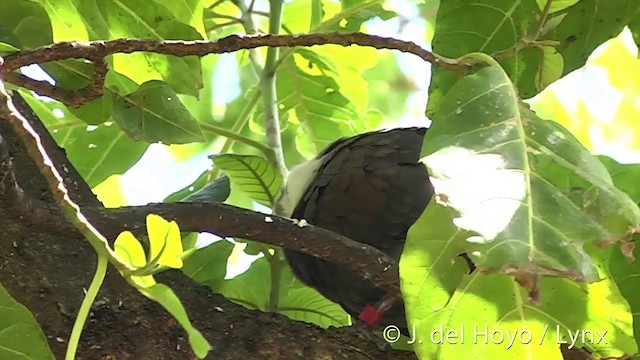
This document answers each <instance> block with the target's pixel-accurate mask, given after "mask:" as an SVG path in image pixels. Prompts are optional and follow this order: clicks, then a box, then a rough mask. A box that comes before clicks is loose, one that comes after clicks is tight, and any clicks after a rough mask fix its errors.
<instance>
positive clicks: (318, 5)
mask: <svg viewBox="0 0 640 360" xmlns="http://www.w3.org/2000/svg"><path fill="white" fill-rule="evenodd" d="M322 13H323V11H322V0H311V23H310V24H309V31H311V30H313V29H315V28H316V27H318V25H320V24H321V23H322V15H323V14H322Z"/></svg>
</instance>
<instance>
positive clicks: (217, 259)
mask: <svg viewBox="0 0 640 360" xmlns="http://www.w3.org/2000/svg"><path fill="white" fill-rule="evenodd" d="M233 248H234V244H232V243H231V242H229V241H227V240H220V241H216V242H214V243H213V244H211V245H208V246H206V247H204V248H202V249H197V250H196V251H195V252H194V253H193V254H191V255H189V257H187V258H186V259H184V266H183V267H182V272H183V273H185V274H186V275H187V276H188V277H190V278H191V279H193V280H194V281H197V282H199V283H200V284H203V285H207V286H210V287H217V286H218V283H220V282H222V281H224V277H225V275H226V274H227V259H228V258H229V256H230V255H231V252H232V251H233Z"/></svg>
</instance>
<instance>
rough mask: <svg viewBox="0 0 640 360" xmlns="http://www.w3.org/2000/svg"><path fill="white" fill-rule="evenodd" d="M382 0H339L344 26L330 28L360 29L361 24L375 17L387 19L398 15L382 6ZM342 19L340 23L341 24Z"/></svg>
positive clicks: (353, 30) (348, 30)
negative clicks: (343, 14) (343, 15)
mask: <svg viewBox="0 0 640 360" xmlns="http://www.w3.org/2000/svg"><path fill="white" fill-rule="evenodd" d="M383 2H384V1H382V0H373V1H372V0H340V3H341V4H342V12H343V13H345V15H346V16H345V17H344V19H345V20H346V21H345V22H344V26H335V27H332V28H331V29H332V30H334V29H335V30H343V31H346V32H356V31H361V28H362V24H364V23H365V22H366V21H368V20H371V19H373V18H375V17H379V18H380V19H382V20H389V19H391V18H393V17H396V16H398V14H397V13H395V12H394V11H389V10H386V9H384V8H383V7H382V5H381V4H382V3H383ZM342 23H343V22H342V21H341V22H340V25H342Z"/></svg>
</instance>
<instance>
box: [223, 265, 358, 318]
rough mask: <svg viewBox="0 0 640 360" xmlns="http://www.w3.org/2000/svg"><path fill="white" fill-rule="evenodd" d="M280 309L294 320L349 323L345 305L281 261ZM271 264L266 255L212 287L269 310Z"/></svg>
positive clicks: (235, 299) (278, 308) (228, 297)
mask: <svg viewBox="0 0 640 360" xmlns="http://www.w3.org/2000/svg"><path fill="white" fill-rule="evenodd" d="M279 266H281V269H280V274H281V276H280V294H279V302H278V304H277V306H276V309H277V311H278V312H280V313H282V314H283V315H286V316H287V317H289V318H291V319H294V320H301V321H306V322H312V323H314V324H316V325H319V326H322V327H325V328H326V327H329V326H345V325H347V324H348V321H349V320H348V319H349V316H348V315H347V314H346V313H345V312H344V310H342V308H341V307H340V306H339V305H337V304H334V303H332V302H331V301H329V300H327V299H326V298H324V297H323V296H322V295H320V293H318V292H317V291H316V290H314V289H312V288H309V287H307V286H305V285H304V284H302V283H301V282H300V281H299V280H297V279H296V278H295V277H294V276H293V273H292V272H291V269H290V268H289V267H287V266H286V265H285V264H284V263H280V265H279ZM270 274H271V271H270V265H269V263H268V262H267V260H266V259H265V258H260V259H258V260H256V261H254V262H253V263H252V264H251V267H250V268H249V270H247V271H246V272H245V273H243V274H240V275H238V276H236V277H235V278H233V279H229V280H225V281H224V282H221V283H219V284H217V286H215V287H212V289H213V291H214V292H218V293H221V294H223V295H224V297H225V298H227V299H229V300H231V301H233V302H236V303H238V304H240V305H243V306H245V307H247V308H249V309H259V310H262V311H265V310H267V309H266V304H267V302H268V299H269V293H270V291H271V276H270Z"/></svg>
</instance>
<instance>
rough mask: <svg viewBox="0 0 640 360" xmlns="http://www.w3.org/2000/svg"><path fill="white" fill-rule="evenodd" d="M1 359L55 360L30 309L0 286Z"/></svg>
mask: <svg viewBox="0 0 640 360" xmlns="http://www.w3.org/2000/svg"><path fill="white" fill-rule="evenodd" d="M0 359H21V360H22V359H23V360H54V359H55V357H54V356H53V353H51V350H50V349H49V344H48V343H47V338H46V337H45V336H44V333H43V332H42V330H41V329H40V326H39V325H38V322H37V321H36V319H35V318H34V317H33V315H32V314H31V312H29V309H27V308H26V307H25V306H24V305H22V304H20V303H19V302H17V301H16V300H15V299H13V298H12V297H11V295H10V294H9V292H8V291H7V290H6V289H5V288H4V287H3V286H2V285H0Z"/></svg>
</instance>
